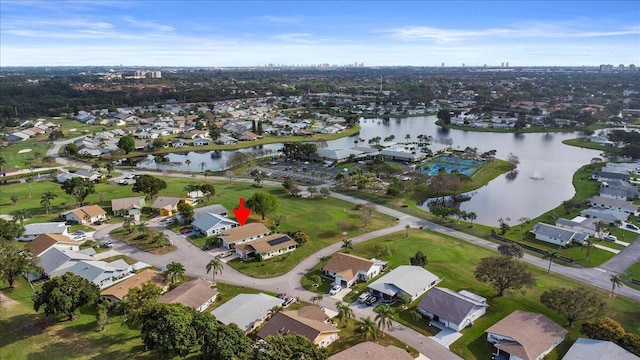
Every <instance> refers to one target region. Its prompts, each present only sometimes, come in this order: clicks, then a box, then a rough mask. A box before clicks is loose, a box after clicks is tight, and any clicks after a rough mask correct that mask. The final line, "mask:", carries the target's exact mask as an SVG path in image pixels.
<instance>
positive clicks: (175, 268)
mask: <svg viewBox="0 0 640 360" xmlns="http://www.w3.org/2000/svg"><path fill="white" fill-rule="evenodd" d="M185 271H186V270H185V268H184V265H182V264H181V263H179V262H175V261H174V262H171V263H169V264H167V267H166V268H165V270H164V272H163V273H162V274H163V275H164V277H165V278H167V279H169V280H170V281H171V285H173V284H175V283H176V281H178V280H182V279H183V278H184V273H185Z"/></svg>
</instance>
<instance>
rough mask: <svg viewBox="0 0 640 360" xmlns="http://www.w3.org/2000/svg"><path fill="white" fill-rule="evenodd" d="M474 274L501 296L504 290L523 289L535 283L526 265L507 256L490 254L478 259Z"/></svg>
mask: <svg viewBox="0 0 640 360" xmlns="http://www.w3.org/2000/svg"><path fill="white" fill-rule="evenodd" d="M475 276H476V279H477V280H478V281H482V282H488V283H489V285H491V286H492V287H493V288H494V289H496V291H497V292H498V296H502V295H503V294H504V292H505V291H506V290H523V289H524V288H525V287H530V286H533V285H534V284H535V281H534V279H533V275H532V274H531V272H530V271H529V270H527V266H526V265H525V264H524V263H523V262H521V261H519V260H516V259H513V258H510V257H507V256H492V257H486V258H483V259H482V260H480V264H478V266H477V267H476V270H475Z"/></svg>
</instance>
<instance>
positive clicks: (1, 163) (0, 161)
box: [0, 156, 7, 171]
mask: <svg viewBox="0 0 640 360" xmlns="http://www.w3.org/2000/svg"><path fill="white" fill-rule="evenodd" d="M5 165H7V160H5V159H4V157H2V156H0V171H2V170H3V169H4V166H5Z"/></svg>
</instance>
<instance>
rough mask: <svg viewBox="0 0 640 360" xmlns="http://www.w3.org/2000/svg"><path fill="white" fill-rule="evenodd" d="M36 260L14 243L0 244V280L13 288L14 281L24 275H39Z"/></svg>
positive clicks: (3, 242) (39, 271) (39, 270)
mask: <svg viewBox="0 0 640 360" xmlns="http://www.w3.org/2000/svg"><path fill="white" fill-rule="evenodd" d="M41 272H42V269H40V267H39V266H38V258H37V257H36V256H35V255H34V254H33V253H32V252H31V251H29V250H27V249H23V248H21V247H19V246H17V245H16V242H15V241H1V242H0V279H3V280H5V281H6V282H8V283H9V287H10V288H13V283H14V282H15V280H16V279H17V278H18V277H19V276H21V275H22V274H24V273H38V274H39V273H41Z"/></svg>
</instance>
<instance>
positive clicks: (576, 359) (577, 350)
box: [562, 338, 640, 360]
mask: <svg viewBox="0 0 640 360" xmlns="http://www.w3.org/2000/svg"><path fill="white" fill-rule="evenodd" d="M608 359H616V360H640V357H637V356H635V355H633V354H632V353H630V352H629V351H627V350H625V349H623V348H621V347H620V346H618V345H616V344H614V343H612V342H611V341H604V340H595V339H585V338H578V340H576V342H575V343H573V345H571V347H570V348H569V351H567V353H566V354H565V355H564V357H563V358H562V360H608Z"/></svg>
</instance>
